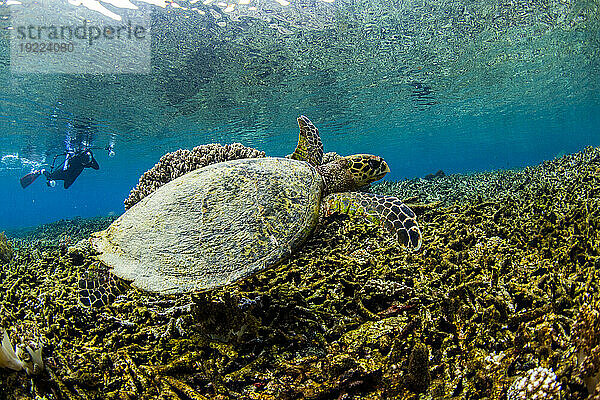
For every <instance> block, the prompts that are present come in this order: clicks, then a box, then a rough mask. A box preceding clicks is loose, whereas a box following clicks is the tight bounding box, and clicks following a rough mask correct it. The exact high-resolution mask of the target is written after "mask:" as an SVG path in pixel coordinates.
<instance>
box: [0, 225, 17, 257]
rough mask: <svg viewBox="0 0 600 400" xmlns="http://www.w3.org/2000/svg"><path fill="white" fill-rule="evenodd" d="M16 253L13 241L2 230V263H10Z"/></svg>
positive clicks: (0, 244) (0, 237)
mask: <svg viewBox="0 0 600 400" xmlns="http://www.w3.org/2000/svg"><path fill="white" fill-rule="evenodd" d="M13 255H14V251H13V247H12V245H11V243H10V242H9V241H8V239H7V238H6V235H4V232H0V264H2V263H9V262H10V260H12V258H13Z"/></svg>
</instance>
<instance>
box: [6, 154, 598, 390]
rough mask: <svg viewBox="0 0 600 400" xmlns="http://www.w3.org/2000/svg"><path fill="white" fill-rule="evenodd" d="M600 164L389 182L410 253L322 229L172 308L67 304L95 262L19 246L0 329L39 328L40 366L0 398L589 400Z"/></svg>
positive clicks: (24, 331) (174, 301)
mask: <svg viewBox="0 0 600 400" xmlns="http://www.w3.org/2000/svg"><path fill="white" fill-rule="evenodd" d="M599 168H600V150H599V149H594V148H588V149H586V150H585V151H582V152H581V153H578V154H575V155H572V156H565V157H562V158H559V159H557V160H553V161H550V162H546V163H544V164H541V165H539V166H536V167H531V168H526V169H524V170H521V171H501V172H498V173H496V174H486V175H482V176H480V177H479V178H477V179H476V178H473V177H461V176H452V175H448V176H446V177H441V178H439V179H436V180H433V181H421V180H415V181H407V182H401V183H398V184H397V185H383V186H382V187H376V188H374V191H380V192H383V191H386V192H389V193H393V194H396V195H400V196H403V197H405V198H406V197H407V196H411V197H412V199H411V202H412V203H415V204H417V206H415V207H414V209H415V211H417V213H418V214H419V220H420V221H421V223H422V225H423V226H422V229H423V232H424V244H423V250H422V251H421V252H420V253H417V254H413V253H408V252H406V251H404V250H403V248H402V247H400V246H396V245H393V244H390V243H389V242H388V241H386V240H385V237H384V236H383V235H382V233H381V232H380V231H379V229H378V228H377V227H376V226H372V225H369V224H365V223H363V222H361V221H356V220H353V219H344V218H333V219H331V220H330V221H329V222H328V223H327V224H326V225H325V226H324V227H323V229H322V230H321V231H319V232H318V233H317V234H315V235H314V236H313V237H312V238H311V239H309V241H308V242H307V243H306V245H305V246H303V247H302V249H301V250H300V251H299V252H297V253H295V254H294V255H293V257H292V258H291V259H290V260H288V261H287V262H285V263H284V264H282V265H280V266H278V267H276V268H273V269H269V270H266V271H263V272H261V273H259V274H257V275H254V276H252V277H250V278H248V279H246V280H244V281H241V282H239V283H237V284H235V285H232V286H229V287H227V288H222V289H217V290H213V291H209V292H203V293H198V294H195V295H192V296H178V297H159V296H154V295H149V294H146V293H143V292H141V291H138V290H135V289H132V288H129V287H127V286H126V285H122V286H121V288H120V293H118V295H117V296H116V299H115V301H114V302H112V304H110V305H108V306H105V307H101V308H90V307H83V306H82V305H80V304H79V303H78V299H77V291H78V285H79V281H80V279H81V278H82V277H84V276H86V274H89V273H90V272H93V271H98V270H100V271H101V270H102V268H103V266H102V265H99V264H98V263H97V262H96V261H95V259H94V258H93V256H90V255H88V254H85V253H81V252H79V251H77V250H68V249H67V248H66V247H65V246H60V244H59V243H56V244H55V245H54V246H52V245H47V246H46V247H45V248H44V249H43V250H41V251H40V250H34V249H32V248H31V247H29V246H28V245H27V243H28V239H27V238H25V239H20V240H18V241H15V243H18V246H17V245H15V250H16V251H15V258H14V260H13V262H12V263H11V264H10V265H9V267H4V268H3V269H2V270H1V272H0V275H1V278H2V279H1V280H0V282H1V284H0V309H1V312H0V326H3V327H12V329H13V330H14V332H13V335H14V336H15V337H17V336H21V337H23V338H24V340H25V341H26V340H27V336H28V335H30V336H31V335H32V334H31V333H30V332H36V330H37V331H39V334H40V335H41V336H42V341H43V342H44V343H45V346H44V362H45V366H46V369H45V371H44V372H43V373H42V374H41V375H39V376H37V377H35V379H33V380H30V379H29V378H28V377H27V376H26V375H25V374H23V373H19V372H10V371H8V370H0V383H1V384H0V397H6V398H8V399H16V398H34V397H35V396H36V395H39V396H45V397H46V398H56V399H58V398H65V399H80V398H81V399H104V398H109V399H110V398H115V399H117V398H118V399H127V398H130V399H134V398H136V399H137V398H147V399H150V398H158V397H159V396H162V398H172V399H206V398H211V399H229V398H231V399H234V398H245V399H275V398H278V399H299V398H310V399H330V398H346V399H351V398H354V399H366V398H369V399H377V398H381V399H383V398H390V399H402V398H414V397H415V396H416V395H417V394H421V395H425V396H427V397H429V398H445V397H455V398H464V399H467V398H497V399H501V398H506V397H507V396H508V395H509V388H510V387H511V385H514V386H513V388H516V387H517V386H518V384H515V383H514V382H517V381H518V380H520V379H523V378H524V377H527V376H529V374H533V373H532V372H529V371H534V370H535V371H552V372H553V373H554V374H555V375H556V378H555V382H556V385H553V386H552V387H553V388H559V389H557V390H560V396H562V398H569V399H583V398H587V397H588V395H589V393H588V390H589V391H590V392H593V391H594V390H597V389H596V388H595V387H594V385H595V384H596V382H595V381H594V380H593V378H594V377H595V376H596V374H598V372H600V366H599V365H600V364H598V363H597V360H596V357H595V355H596V354H597V349H598V348H600V345H599V344H598V342H597V339H596V334H595V333H594V332H595V329H597V324H596V323H595V322H594V321H596V320H597V315H598V313H599V312H600V310H598V304H599V302H598V300H599V299H598V296H599V294H598V293H600V290H599V289H600V288H599V287H598V273H599V272H598V271H599V270H600V268H599V267H600V261H599V260H600V258H598V257H599V255H600V204H599V203H600V174H599V171H600V170H599ZM506 174H510V175H511V179H510V181H508V180H506V179H502V176H503V175H506ZM436 188H437V189H439V191H436ZM453 188H456V190H453ZM485 188H488V189H485ZM400 191H402V193H405V194H404V195H403V194H402V193H401V192H400ZM458 192H460V193H461V195H460V196H457V195H456V193H458ZM432 201H439V202H440V203H439V205H438V206H437V207H432V206H427V207H425V206H422V207H421V206H418V203H421V204H425V203H430V202H432ZM109 222H110V221H106V224H108V223H109ZM97 227H98V223H97V222H94V228H97ZM81 233H82V234H83V233H85V232H83V230H82V232H81ZM36 335H37V333H36ZM536 376H537V375H536ZM586 385H587V386H586ZM511 393H512V392H511Z"/></svg>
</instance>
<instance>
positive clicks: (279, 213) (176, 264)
mask: <svg viewBox="0 0 600 400" xmlns="http://www.w3.org/2000/svg"><path fill="white" fill-rule="evenodd" d="M322 191H323V182H322V180H321V178H320V177H319V175H318V173H317V171H316V170H315V169H314V168H312V167H310V166H309V165H308V164H307V163H304V162H300V161H296V160H290V159H285V158H257V159H244V160H234V161H229V162H227V163H218V164H212V165H209V166H206V167H204V168H201V169H198V170H195V171H192V172H189V173H187V174H185V175H184V176H181V177H179V178H177V179H175V180H173V181H171V182H169V183H167V184H165V185H164V186H163V187H162V188H161V189H160V190H157V191H156V192H154V193H153V194H152V195H150V196H147V197H146V198H144V199H143V200H142V201H141V202H140V203H139V204H137V205H136V206H135V207H132V208H131V209H130V210H128V211H127V212H126V213H125V214H123V215H122V216H121V217H119V219H117V220H116V221H115V222H113V224H112V225H111V226H110V227H109V228H108V229H106V230H105V231H102V232H98V233H95V234H94V235H92V238H91V243H92V246H93V247H94V248H95V249H96V250H97V251H98V252H99V253H100V255H99V256H98V258H99V259H100V260H101V261H102V262H104V263H105V264H107V265H109V266H111V267H112V268H113V269H112V272H113V273H114V274H115V275H117V276H118V277H120V278H123V279H125V280H129V281H133V285H134V286H137V287H138V288H140V289H143V290H147V291H151V292H159V293H163V294H169V293H173V294H174V293H186V292H191V291H195V290H203V289H210V288H214V287H218V286H223V285H227V284H229V283H232V282H235V281H237V280H239V279H242V278H244V277H246V276H248V275H251V274H253V273H255V272H257V271H260V270H262V269H264V268H266V267H268V266H272V265H274V264H276V263H277V262H279V261H280V260H281V259H283V258H284V257H285V256H287V255H289V254H290V253H291V251H292V250H294V249H296V248H297V247H298V246H299V245H300V244H301V243H302V242H303V241H304V240H305V239H306V238H307V237H308V236H309V235H310V233H311V232H312V230H313V229H314V227H315V226H316V224H317V222H318V218H319V204H320V202H321V193H322Z"/></svg>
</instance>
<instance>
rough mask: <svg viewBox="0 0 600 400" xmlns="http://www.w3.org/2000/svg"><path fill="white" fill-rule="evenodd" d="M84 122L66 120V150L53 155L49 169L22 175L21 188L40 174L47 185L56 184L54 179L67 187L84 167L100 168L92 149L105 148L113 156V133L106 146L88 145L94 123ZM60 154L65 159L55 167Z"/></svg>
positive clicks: (92, 133)
mask: <svg viewBox="0 0 600 400" xmlns="http://www.w3.org/2000/svg"><path fill="white" fill-rule="evenodd" d="M86 122H87V123H85V122H84V123H81V122H80V121H77V122H76V123H75V124H73V123H72V122H71V121H68V122H67V130H66V137H65V146H66V152H65V153H62V154H57V155H56V156H54V160H53V161H52V165H51V167H50V171H47V170H45V169H39V170H35V171H32V172H30V173H29V174H27V175H25V176H24V177H22V178H21V187H23V189H25V188H26V187H27V186H29V185H31V184H32V183H33V182H34V181H35V180H36V179H37V178H38V177H39V176H40V175H44V176H45V177H46V184H47V185H48V186H50V187H54V186H56V181H64V188H65V189H68V188H69V187H70V186H71V185H72V184H73V182H75V179H77V177H78V176H79V175H80V174H81V172H82V171H83V170H84V169H85V168H92V169H96V170H97V169H100V166H99V165H98V162H97V161H96V159H95V158H94V153H92V149H102V150H107V151H108V156H109V157H112V156H114V154H115V152H114V150H113V148H114V135H111V139H110V143H109V145H108V146H107V147H105V148H99V147H90V146H91V144H92V143H93V138H94V136H95V131H94V129H92V127H94V126H95V125H94V124H93V121H91V120H89V121H86ZM60 156H65V160H64V161H63V162H62V163H61V164H60V166H59V167H58V168H56V169H55V164H56V159H57V158H58V157H60Z"/></svg>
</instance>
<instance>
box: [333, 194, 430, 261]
mask: <svg viewBox="0 0 600 400" xmlns="http://www.w3.org/2000/svg"><path fill="white" fill-rule="evenodd" d="M336 213H339V214H348V215H351V216H362V217H364V218H365V219H367V220H369V221H371V222H374V223H376V224H379V225H381V226H383V227H384V228H385V229H386V230H387V231H388V232H389V233H391V234H392V235H393V237H394V239H395V240H397V241H398V242H399V243H402V244H403V245H405V246H406V247H408V248H410V249H413V250H415V251H418V250H419V249H420V248H421V244H422V237H421V230H420V229H419V225H417V216H416V215H415V213H414V212H413V211H412V210H411V209H410V208H409V207H408V206H407V205H406V204H404V203H403V202H402V200H400V199H399V198H397V197H393V196H382V195H378V194H372V193H359V192H352V193H333V194H330V195H328V196H327V197H325V198H324V199H323V205H322V206H321V215H322V216H323V217H328V216H330V215H332V214H336Z"/></svg>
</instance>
